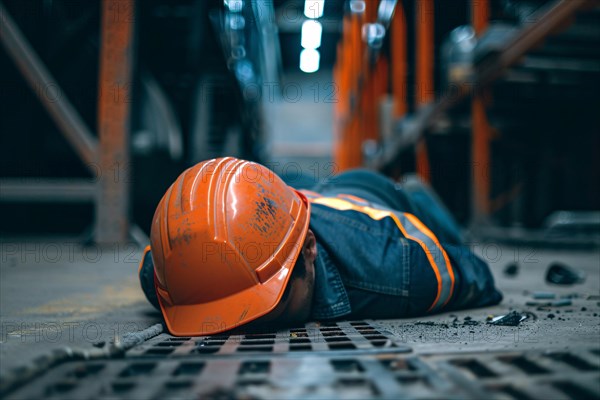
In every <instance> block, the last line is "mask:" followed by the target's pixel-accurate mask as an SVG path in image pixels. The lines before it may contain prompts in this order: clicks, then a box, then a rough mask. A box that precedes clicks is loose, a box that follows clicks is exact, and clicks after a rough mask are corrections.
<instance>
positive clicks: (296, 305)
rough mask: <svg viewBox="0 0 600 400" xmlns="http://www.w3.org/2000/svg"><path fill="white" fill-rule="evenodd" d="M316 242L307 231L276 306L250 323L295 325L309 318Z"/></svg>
mask: <svg viewBox="0 0 600 400" xmlns="http://www.w3.org/2000/svg"><path fill="white" fill-rule="evenodd" d="M316 258H317V241H316V238H315V235H314V233H313V232H312V231H311V230H310V229H309V230H308V232H307V235H306V239H305V240H304V244H303V245H302V250H301V252H300V255H299V256H298V259H297V260H296V264H295V265H294V269H293V270H292V276H291V277H290V280H289V282H288V284H287V286H286V288H285V291H284V292H283V295H282V296H281V300H280V301H279V303H278V304H277V306H276V307H275V308H274V309H273V310H272V311H270V312H269V313H268V314H266V315H264V316H263V317H260V318H259V319H257V320H255V321H253V322H252V324H253V325H258V324H262V323H269V324H285V325H295V324H299V323H302V322H306V321H307V320H308V319H309V317H310V311H311V308H312V301H313V291H314V284H315V260H316Z"/></svg>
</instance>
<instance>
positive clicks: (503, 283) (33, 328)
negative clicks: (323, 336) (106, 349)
mask: <svg viewBox="0 0 600 400" xmlns="http://www.w3.org/2000/svg"><path fill="white" fill-rule="evenodd" d="M473 248H474V250H475V252H476V253H477V254H479V255H481V256H483V257H484V258H485V259H487V260H488V262H489V263H490V265H491V268H492V270H493V273H494V276H495V277H496V282H497V286H498V287H499V288H500V289H501V291H502V292H503V293H504V296H505V298H504V301H503V302H502V303H501V304H500V305H498V306H496V307H490V308H485V309H474V310H464V311H461V312H454V313H443V314H439V315H434V316H429V317H422V318H416V319H404V320H391V321H372V323H373V324H374V325H375V326H379V327H380V330H381V331H382V332H384V331H385V333H386V334H389V335H393V336H394V337H395V338H396V341H397V342H400V343H403V344H406V345H408V346H409V347H411V348H412V352H413V354H417V355H443V354H451V353H452V354H455V353H466V352H490V351H500V350H501V351H507V350H510V351H513V352H514V351H517V352H519V351H530V350H543V351H546V350H560V349H571V350H576V349H578V348H586V349H593V348H596V349H597V348H600V251H598V250H572V251H568V250H548V249H533V248H517V247H506V246H502V245H497V244H494V243H481V244H478V245H474V246H473ZM140 255H141V253H140V249H138V248H137V247H134V246H132V245H130V246H121V247H120V248H115V247H112V248H111V247H105V248H100V247H87V248H82V247H80V246H78V245H76V244H74V242H71V241H68V240H64V241H60V240H56V241H53V242H50V241H40V242H27V243H23V242H7V241H4V242H2V243H1V251H0V257H1V258H0V259H1V263H0V375H4V374H5V373H6V372H7V371H8V370H9V369H11V368H14V367H18V366H21V365H25V364H27V363H29V362H32V360H33V359H34V358H35V357H36V356H39V355H40V354H45V353H48V352H49V351H50V350H52V349H54V348H57V347H62V346H71V347H90V346H92V345H93V344H95V343H98V342H102V341H109V340H111V339H113V338H114V337H115V336H116V335H122V334H124V333H126V332H130V331H137V330H141V329H144V328H146V327H148V326H150V325H152V324H154V323H156V322H159V321H160V314H159V313H158V312H156V311H154V309H153V308H152V307H151V306H150V305H149V304H147V303H146V301H145V298H144V296H143V294H142V292H141V290H140V289H139V283H138V281H137V267H138V261H139V259H140ZM556 261H560V262H563V263H565V264H567V265H569V266H572V267H574V268H577V269H579V270H582V271H584V272H585V274H586V280H585V282H584V283H582V284H577V285H572V286H566V287H563V286H556V285H549V284H547V283H545V281H544V276H545V272H546V269H547V268H548V265H549V264H550V263H552V262H556ZM512 262H517V264H518V265H519V272H518V274H517V275H516V276H514V277H509V276H507V275H505V274H504V273H503V270H504V268H505V267H506V266H507V265H508V264H509V263H512ZM535 291H544V292H550V293H553V294H555V296H556V299H554V300H558V299H560V298H561V297H570V301H571V304H570V305H564V306H550V307H545V306H540V305H539V304H538V305H527V304H526V303H528V302H537V303H546V302H550V301H553V300H544V299H538V300H536V299H534V298H533V297H532V292H535ZM513 309H515V310H519V311H528V312H530V313H532V314H533V315H534V317H533V318H529V319H527V320H525V321H523V322H522V323H521V324H520V325H519V326H517V327H508V326H490V325H488V324H486V322H485V321H486V318H487V317H488V316H489V315H493V316H497V315H502V314H506V313H508V312H509V311H510V310H513ZM467 321H470V322H467ZM599 392H600V391H599Z"/></svg>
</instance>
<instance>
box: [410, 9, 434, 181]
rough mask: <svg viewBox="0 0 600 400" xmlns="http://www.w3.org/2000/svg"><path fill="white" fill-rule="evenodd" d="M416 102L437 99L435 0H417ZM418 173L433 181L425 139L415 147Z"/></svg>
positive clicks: (418, 103)
mask: <svg viewBox="0 0 600 400" xmlns="http://www.w3.org/2000/svg"><path fill="white" fill-rule="evenodd" d="M416 10H417V11H416V17H417V21H416V29H417V34H416V39H417V54H416V64H417V65H416V104H417V107H419V106H423V105H425V104H427V103H430V102H432V101H433V100H434V99H435V93H434V87H433V62H434V49H433V46H434V37H433V33H434V32H433V24H434V22H435V21H434V14H433V13H434V8H433V0H417V8H416ZM415 151H416V154H415V159H416V164H417V165H416V169H417V174H418V175H419V176H420V177H421V178H422V179H423V180H424V181H426V182H429V181H431V168H430V165H429V157H428V155H427V144H426V142H425V139H424V138H423V139H421V140H419V142H418V143H417V145H416V148H415Z"/></svg>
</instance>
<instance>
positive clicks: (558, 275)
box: [546, 263, 585, 285]
mask: <svg viewBox="0 0 600 400" xmlns="http://www.w3.org/2000/svg"><path fill="white" fill-rule="evenodd" d="M584 280H585V274H584V273H583V272H582V271H577V270H575V269H574V268H571V267H569V266H567V265H565V264H561V263H553V264H551V265H550V267H549V268H548V271H546V281H547V282H549V283H554V284H555V285H573V284H575V283H581V282H583V281H584Z"/></svg>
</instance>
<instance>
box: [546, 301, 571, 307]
mask: <svg viewBox="0 0 600 400" xmlns="http://www.w3.org/2000/svg"><path fill="white" fill-rule="evenodd" d="M571 304H573V302H572V301H571V299H560V300H556V301H553V302H552V304H551V305H552V306H554V307H562V306H570V305H571Z"/></svg>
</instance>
